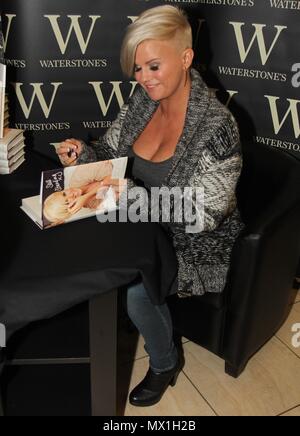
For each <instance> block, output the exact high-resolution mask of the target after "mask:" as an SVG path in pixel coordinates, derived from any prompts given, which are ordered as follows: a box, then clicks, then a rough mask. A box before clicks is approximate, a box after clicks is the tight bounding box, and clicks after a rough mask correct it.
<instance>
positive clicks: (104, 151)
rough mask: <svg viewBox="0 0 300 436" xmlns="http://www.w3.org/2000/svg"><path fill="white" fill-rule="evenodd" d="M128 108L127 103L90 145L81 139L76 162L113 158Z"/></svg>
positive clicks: (117, 147) (115, 155)
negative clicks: (79, 152) (80, 147)
mask: <svg viewBox="0 0 300 436" xmlns="http://www.w3.org/2000/svg"><path fill="white" fill-rule="evenodd" d="M127 110H128V105H126V104H125V105H124V106H123V107H122V108H121V110H120V112H119V115H118V117H117V118H116V120H115V121H114V122H113V123H112V125H111V127H110V128H109V129H108V130H107V132H106V133H105V135H104V136H103V137H101V138H99V140H98V141H93V142H92V143H91V144H90V145H87V144H85V143H84V142H83V141H82V145H83V150H82V153H81V154H80V156H79V158H78V161H77V164H78V165H80V164H85V163H89V162H96V161H101V160H108V159H115V158H117V157H119V156H118V150H119V142H120V134H121V129H122V126H123V123H124V119H125V116H126V113H127Z"/></svg>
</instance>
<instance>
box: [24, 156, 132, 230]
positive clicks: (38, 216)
mask: <svg viewBox="0 0 300 436" xmlns="http://www.w3.org/2000/svg"><path fill="white" fill-rule="evenodd" d="M127 161H128V158H127V157H124V158H119V159H112V160H107V161H100V162H93V163H90V164H84V165H78V166H73V167H67V168H59V169H54V170H51V171H44V172H43V173H42V176H41V186H40V195H38V196H35V197H30V198H26V199H23V200H22V206H21V209H22V210H23V211H24V212H25V213H26V214H27V215H28V216H29V217H30V218H31V219H32V220H33V221H34V222H35V223H36V224H37V225H38V226H39V227H40V228H41V229H47V228H50V227H54V226H57V225H61V224H65V223H69V222H72V221H77V220H81V219H84V218H89V217H91V216H95V215H97V214H99V213H106V212H110V211H113V210H116V209H117V203H118V197H119V192H118V189H117V188H114V187H107V186H105V187H103V186H101V182H102V181H103V180H104V179H106V178H112V179H124V177H125V172H126V167H127Z"/></svg>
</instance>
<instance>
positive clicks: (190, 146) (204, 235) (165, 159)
mask: <svg viewBox="0 0 300 436" xmlns="http://www.w3.org/2000/svg"><path fill="white" fill-rule="evenodd" d="M193 56H194V53H193V50H192V30H191V27H190V24H189V22H188V20H187V18H186V16H185V14H184V13H183V12H182V11H181V10H180V9H178V8H177V7H174V6H159V7H155V8H152V9H149V10H147V11H145V12H144V13H142V14H141V15H140V17H139V18H138V19H137V20H136V21H135V22H134V23H133V24H131V25H130V26H129V27H128V30H127V33H126V36H125V39H124V43H123V47H122V53H121V64H122V67H123V70H124V72H125V73H126V74H127V75H128V76H130V77H131V76H132V75H134V77H135V79H136V80H137V82H138V84H139V85H140V86H138V87H137V88H136V91H135V93H134V95H133V96H132V97H131V98H130V99H129V102H128V104H125V105H124V107H123V108H122V109H121V111H120V113H119V116H118V118H117V119H116V121H115V122H114V123H113V125H112V127H111V128H110V129H109V130H108V131H107V133H106V134H105V136H104V137H103V138H101V139H100V140H99V143H98V144H97V145H94V146H87V145H85V144H84V143H83V142H82V141H80V140H75V139H71V140H67V141H66V142H64V143H62V144H61V145H60V148H59V150H58V154H59V157H60V159H61V161H62V163H63V164H64V165H74V164H77V163H83V162H91V161H93V160H100V159H107V158H113V157H122V156H134V158H135V162H134V166H133V170H132V174H133V177H132V180H128V181H127V183H128V187H131V186H134V184H135V179H139V180H142V182H143V183H144V185H145V186H146V187H148V189H149V188H151V187H162V186H163V187H167V188H173V187H180V188H182V189H184V188H185V187H193V188H195V187H200V188H204V193H205V204H204V229H203V231H202V232H198V233H187V232H186V224H187V223H186V222H182V223H181V224H180V223H177V222H176V223H175V222H170V223H168V224H167V231H168V233H169V236H170V238H171V240H172V242H173V245H174V248H175V250H176V254H177V259H178V266H179V268H178V281H177V286H176V288H175V289H173V290H172V291H171V292H177V293H178V294H179V295H180V296H185V297H187V296H191V295H202V294H204V293H205V292H212V293H219V292H222V291H223V289H224V287H225V283H226V277H227V273H228V269H229V264H230V256H231V251H232V248H233V244H234V242H235V240H236V238H237V236H238V234H239V233H240V230H241V229H242V223H241V220H240V215H239V212H238V210H237V202H236V194H235V188H236V185H237V181H238V179H239V176H240V172H241V167H242V159H241V149H240V141H239V132H238V128H237V125H236V122H235V120H234V118H233V116H232V115H231V113H230V112H229V111H228V109H227V108H226V107H224V106H223V105H222V104H221V103H220V102H219V101H218V100H217V99H216V97H215V95H214V94H213V93H211V92H210V91H209V89H208V88H207V86H206V85H205V83H204V82H203V80H202V78H201V76H200V74H199V73H198V72H197V71H196V70H195V69H193V68H192V67H191V66H192V61H193ZM68 153H69V156H70V157H69V156H68ZM108 184H109V183H108ZM127 303H128V313H129V316H130V317H131V319H132V321H133V322H134V324H135V325H136V326H137V328H138V329H139V331H140V333H141V334H142V335H143V337H144V339H145V344H146V345H145V348H146V350H147V352H148V353H149V356H150V368H149V370H148V372H147V374H146V377H145V378H144V379H143V381H142V382H141V383H140V384H139V385H138V386H137V387H136V388H135V389H133V391H132V392H131V394H130V398H129V399H130V402H131V404H134V405H136V406H149V405H153V404H155V403H157V402H158V401H159V400H160V399H161V397H162V395H163V394H164V392H165V390H166V389H167V387H168V386H169V385H172V386H174V384H175V382H176V379H177V376H178V374H179V372H180V371H181V369H182V367H183V359H182V357H181V354H180V353H179V352H178V350H177V349H176V347H175V344H174V342H173V328H172V320H171V316H170V312H169V309H168V306H167V304H166V303H165V304H163V305H161V306H155V305H154V304H152V302H151V300H150V298H149V297H148V295H147V291H146V289H145V287H144V285H143V283H138V284H135V285H134V286H130V287H129V289H128V296H127Z"/></svg>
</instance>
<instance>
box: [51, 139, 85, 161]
mask: <svg viewBox="0 0 300 436" xmlns="http://www.w3.org/2000/svg"><path fill="white" fill-rule="evenodd" d="M82 150H83V143H82V142H81V141H79V140H78V139H74V138H72V139H67V140H66V141H64V142H61V143H60V144H59V146H58V147H57V150H56V153H57V155H58V157H59V159H60V161H61V163H62V165H63V166H65V167H69V166H73V165H76V163H77V159H78V158H79V156H80V154H81V153H82Z"/></svg>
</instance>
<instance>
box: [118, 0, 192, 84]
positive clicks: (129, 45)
mask: <svg viewBox="0 0 300 436" xmlns="http://www.w3.org/2000/svg"><path fill="white" fill-rule="evenodd" d="M174 38H177V40H178V45H179V46H180V48H182V50H185V49H187V48H192V47H193V36H192V29H191V26H190V23H189V22H188V19H187V16H186V14H185V12H184V11H183V10H181V9H179V8H178V7H176V6H170V5H165V6H157V7H155V8H151V9H148V10H146V11H144V12H143V13H142V14H141V15H140V16H139V17H138V19H137V20H136V21H135V22H134V23H132V24H130V26H128V28H127V32H126V34H125V37H124V40H123V44H122V48H121V66H122V70H123V72H124V73H125V74H126V75H127V76H129V77H131V76H132V75H133V74H134V65H135V56H136V50H137V48H138V46H139V44H141V43H142V42H144V41H146V40H149V39H156V40H160V41H165V40H171V39H174Z"/></svg>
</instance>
